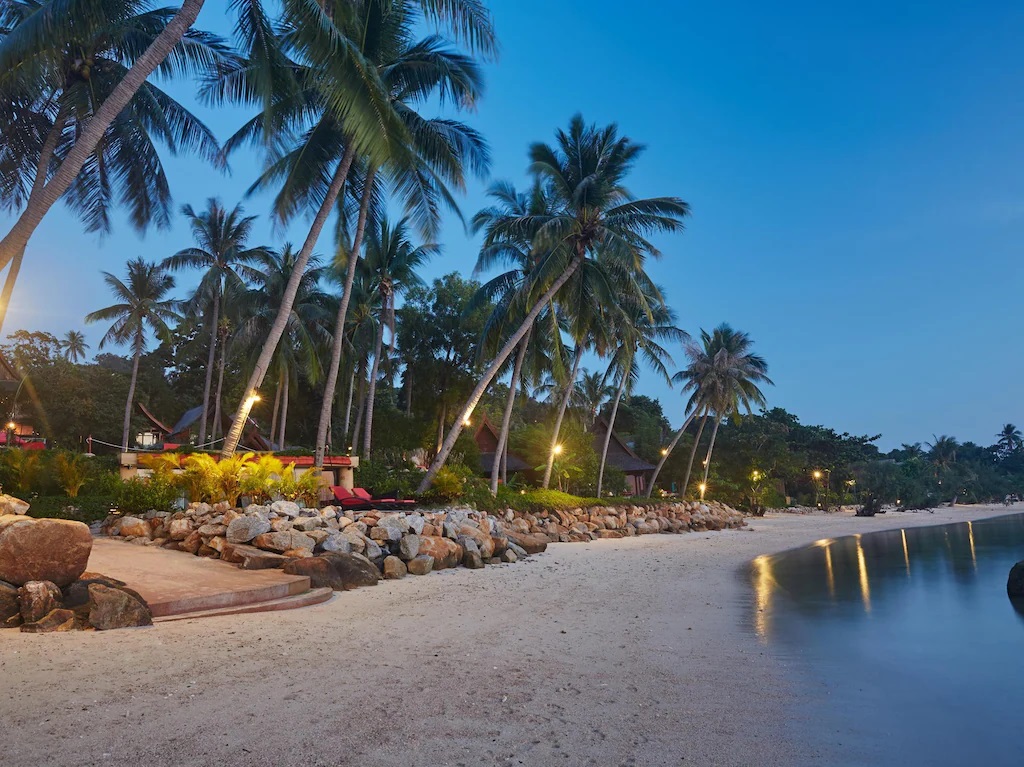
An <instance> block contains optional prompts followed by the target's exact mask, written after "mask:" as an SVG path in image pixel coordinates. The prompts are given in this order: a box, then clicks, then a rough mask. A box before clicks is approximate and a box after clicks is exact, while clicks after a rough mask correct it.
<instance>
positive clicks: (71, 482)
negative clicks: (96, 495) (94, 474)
mask: <svg viewBox="0 0 1024 767" xmlns="http://www.w3.org/2000/svg"><path fill="white" fill-rule="evenodd" d="M53 472H54V474H55V475H56V477H57V483H58V484H59V485H60V486H61V489H62V490H63V491H64V492H65V493H66V494H67V496H68V498H77V497H78V491H79V490H81V489H82V486H83V485H84V484H85V482H86V480H87V479H88V477H89V469H88V467H87V466H86V458H85V456H84V455H82V454H81V453H72V452H69V451H67V450H61V451H60V452H58V453H57V454H56V455H55V456H54V457H53Z"/></svg>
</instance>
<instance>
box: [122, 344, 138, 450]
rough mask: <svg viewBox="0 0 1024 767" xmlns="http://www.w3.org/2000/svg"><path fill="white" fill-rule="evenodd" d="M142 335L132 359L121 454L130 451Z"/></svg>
mask: <svg viewBox="0 0 1024 767" xmlns="http://www.w3.org/2000/svg"><path fill="white" fill-rule="evenodd" d="M142 342H143V339H142V333H141V332H140V333H139V335H138V337H136V339H135V354H134V355H133V357H132V380H131V383H129V384H128V401H127V402H126V403H125V405H124V428H123V429H122V430H121V452H127V451H128V432H129V431H131V428H132V404H133V403H134V401H135V383H136V382H137V381H138V380H139V360H140V359H142Z"/></svg>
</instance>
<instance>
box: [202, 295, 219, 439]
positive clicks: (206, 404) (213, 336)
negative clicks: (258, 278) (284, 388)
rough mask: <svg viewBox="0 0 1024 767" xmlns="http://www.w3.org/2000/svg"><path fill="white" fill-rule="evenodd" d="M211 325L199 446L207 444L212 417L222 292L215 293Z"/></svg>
mask: <svg viewBox="0 0 1024 767" xmlns="http://www.w3.org/2000/svg"><path fill="white" fill-rule="evenodd" d="M211 320H212V321H211V324H210V351H209V352H207V354H206V381H205V382H204V383H203V417H202V420H200V421H199V444H200V446H202V445H205V444H206V422H207V420H208V419H209V415H210V387H211V386H212V385H213V363H214V361H215V360H216V357H215V356H214V355H215V354H216V351H217V333H218V332H219V331H220V291H219V290H216V291H214V293H213V313H212V316H211Z"/></svg>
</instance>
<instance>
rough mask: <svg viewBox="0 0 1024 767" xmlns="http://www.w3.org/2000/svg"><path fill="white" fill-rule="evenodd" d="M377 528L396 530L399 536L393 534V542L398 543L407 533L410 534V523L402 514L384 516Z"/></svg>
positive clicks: (378, 521) (379, 520) (378, 522)
mask: <svg viewBox="0 0 1024 767" xmlns="http://www.w3.org/2000/svg"><path fill="white" fill-rule="evenodd" d="M377 527H384V528H387V529H389V530H394V531H395V532H396V533H397V536H396V535H394V534H392V538H391V540H393V541H397V540H398V539H399V538H401V537H402V536H403V535H405V534H406V533H407V532H409V522H408V520H406V518H405V517H404V516H403V515H401V514H392V515H390V516H384V517H381V518H380V519H378V520H377Z"/></svg>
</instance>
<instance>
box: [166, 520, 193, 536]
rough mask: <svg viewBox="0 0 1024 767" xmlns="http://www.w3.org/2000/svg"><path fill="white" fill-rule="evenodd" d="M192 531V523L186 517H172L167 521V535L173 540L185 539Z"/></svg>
mask: <svg viewBox="0 0 1024 767" xmlns="http://www.w3.org/2000/svg"><path fill="white" fill-rule="evenodd" d="M191 532H192V523H191V522H189V521H188V520H187V519H185V518H184V517H181V518H178V519H172V520H171V521H170V522H168V523H167V537H168V538H170V539H171V540H172V541H183V540H185V539H186V538H188V536H189V533H191Z"/></svg>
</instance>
